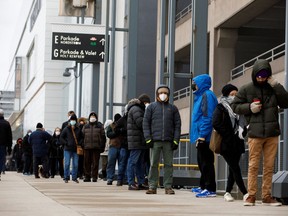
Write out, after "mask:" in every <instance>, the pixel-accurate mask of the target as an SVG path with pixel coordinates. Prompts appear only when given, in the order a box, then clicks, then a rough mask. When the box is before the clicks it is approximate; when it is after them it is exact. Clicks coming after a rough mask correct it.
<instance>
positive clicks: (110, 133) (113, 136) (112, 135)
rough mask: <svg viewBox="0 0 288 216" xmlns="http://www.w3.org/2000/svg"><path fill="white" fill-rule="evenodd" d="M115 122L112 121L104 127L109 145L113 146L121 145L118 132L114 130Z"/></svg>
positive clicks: (118, 146)
mask: <svg viewBox="0 0 288 216" xmlns="http://www.w3.org/2000/svg"><path fill="white" fill-rule="evenodd" d="M115 127H116V123H115V122H113V123H112V124H110V125H108V127H107V129H106V135H107V137H108V138H109V139H110V143H109V144H110V146H113V147H115V148H120V147H121V137H120V134H118V133H116V131H115Z"/></svg>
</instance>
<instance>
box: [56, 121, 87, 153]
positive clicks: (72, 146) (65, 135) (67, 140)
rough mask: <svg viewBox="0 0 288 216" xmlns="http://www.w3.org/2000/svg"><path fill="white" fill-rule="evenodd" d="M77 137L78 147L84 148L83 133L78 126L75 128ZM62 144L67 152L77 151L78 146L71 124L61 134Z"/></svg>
mask: <svg viewBox="0 0 288 216" xmlns="http://www.w3.org/2000/svg"><path fill="white" fill-rule="evenodd" d="M74 133H75V137H76V139H77V142H78V145H81V146H82V143H83V133H82V131H81V129H80V127H78V126H77V125H76V126H75V127H74ZM60 142H61V145H62V146H63V147H64V150H65V151H72V152H76V151H77V144H76V141H75V139H74V136H73V132H72V127H71V125H70V124H68V126H66V127H65V128H64V130H63V131H62V132H61V134H60Z"/></svg>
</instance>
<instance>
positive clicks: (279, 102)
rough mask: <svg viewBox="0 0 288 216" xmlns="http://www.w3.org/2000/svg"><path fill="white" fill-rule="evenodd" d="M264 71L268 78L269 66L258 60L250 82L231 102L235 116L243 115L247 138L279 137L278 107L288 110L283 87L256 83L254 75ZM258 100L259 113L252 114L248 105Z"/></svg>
mask: <svg viewBox="0 0 288 216" xmlns="http://www.w3.org/2000/svg"><path fill="white" fill-rule="evenodd" d="M262 69H266V70H268V71H269V73H270V76H271V74H272V72H271V66H270V64H269V62H268V61H267V60H262V59H260V60H258V61H257V62H256V63H255V64H254V66H253V70H252V74H251V78H252V82H250V83H248V84H246V85H244V86H242V87H241V88H240V90H239V91H238V93H237V94H236V96H235V99H234V100H233V102H232V104H231V107H232V109H233V111H234V112H235V113H237V114H240V115H244V116H245V118H246V121H247V124H248V125H249V127H248V137H250V138H267V137H274V136H279V135H280V133H281V132H280V126H279V122H278V106H279V107H280V108H288V93H287V92H286V90H285V89H284V87H283V86H282V85H281V84H280V83H278V84H276V85H275V86H274V87H271V86H270V85H269V84H268V83H265V84H264V85H259V84H258V83H257V81H256V74H257V73H258V72H259V71H260V70H262ZM255 98H257V99H260V101H261V103H262V108H261V111H260V112H259V113H255V114H254V113H252V111H251V110H250V104H251V103H252V102H253V99H255Z"/></svg>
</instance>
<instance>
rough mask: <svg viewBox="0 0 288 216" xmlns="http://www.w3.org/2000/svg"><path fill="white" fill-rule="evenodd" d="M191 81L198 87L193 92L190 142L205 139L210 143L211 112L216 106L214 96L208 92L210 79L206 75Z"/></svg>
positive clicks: (216, 102)
mask: <svg viewBox="0 0 288 216" xmlns="http://www.w3.org/2000/svg"><path fill="white" fill-rule="evenodd" d="M193 81H194V82H195V84H196V85H197V87H198V90H197V91H196V92H194V93H193V94H194V104H193V114H192V124H191V131H190V142H191V143H193V144H195V143H196V141H197V139H198V138H205V141H206V143H209V142H210V138H211V133H212V117H213V112H214V110H215V108H216V106H217V104H218V101H217V98H216V96H215V94H214V93H213V92H212V91H211V90H210V88H211V77H210V76H209V75H208V74H201V75H199V76H196V77H195V78H194V79H193Z"/></svg>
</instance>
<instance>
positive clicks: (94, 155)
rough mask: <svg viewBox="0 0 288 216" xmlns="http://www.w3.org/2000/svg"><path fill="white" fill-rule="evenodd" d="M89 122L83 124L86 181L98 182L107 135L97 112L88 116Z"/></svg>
mask: <svg viewBox="0 0 288 216" xmlns="http://www.w3.org/2000/svg"><path fill="white" fill-rule="evenodd" d="M88 120H89V122H88V123H87V124H86V125H84V126H83V129H82V132H83V136H84V142H83V149H84V175H85V178H84V180H83V181H84V182H91V177H92V181H93V182H97V179H98V169H99V160H100V154H101V153H102V152H103V151H104V149H105V143H106V136H105V131H104V127H103V124H102V123H101V122H100V121H98V116H97V114H96V113H95V112H91V113H90V114H89V117H88Z"/></svg>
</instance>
